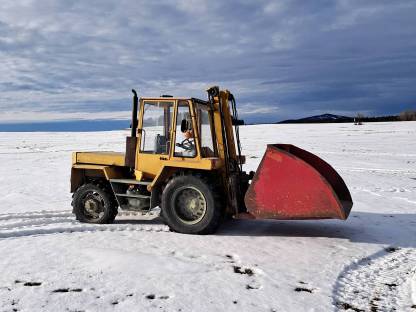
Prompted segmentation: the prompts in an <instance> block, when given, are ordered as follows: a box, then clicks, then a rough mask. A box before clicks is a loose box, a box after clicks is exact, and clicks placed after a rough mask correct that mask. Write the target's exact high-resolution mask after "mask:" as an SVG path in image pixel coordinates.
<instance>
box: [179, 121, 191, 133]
mask: <svg viewBox="0 0 416 312" xmlns="http://www.w3.org/2000/svg"><path fill="white" fill-rule="evenodd" d="M187 130H189V123H188V121H187V120H186V119H182V122H181V132H184V133H185V132H186V131H187Z"/></svg>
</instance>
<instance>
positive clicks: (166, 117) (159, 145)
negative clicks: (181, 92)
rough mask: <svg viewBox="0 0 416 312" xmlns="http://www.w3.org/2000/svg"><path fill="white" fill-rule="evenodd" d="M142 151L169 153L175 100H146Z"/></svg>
mask: <svg viewBox="0 0 416 312" xmlns="http://www.w3.org/2000/svg"><path fill="white" fill-rule="evenodd" d="M143 105H144V114H143V125H142V136H141V137H142V138H141V143H140V151H141V152H144V153H151V154H163V155H168V154H169V149H170V130H171V123H172V116H173V102H165V101H163V102H162V101H161V102H152V101H144V103H143Z"/></svg>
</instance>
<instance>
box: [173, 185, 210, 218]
mask: <svg viewBox="0 0 416 312" xmlns="http://www.w3.org/2000/svg"><path fill="white" fill-rule="evenodd" d="M172 197H173V205H174V209H173V211H174V213H175V215H176V217H177V218H178V219H180V220H181V222H183V223H185V224H190V225H192V224H196V223H198V222H200V221H201V220H202V219H203V218H204V216H205V214H206V212H207V202H206V200H205V197H204V195H203V194H202V193H201V191H199V190H198V189H197V188H195V187H192V186H183V187H180V188H178V189H177V190H176V191H175V193H174V194H173V196H172Z"/></svg>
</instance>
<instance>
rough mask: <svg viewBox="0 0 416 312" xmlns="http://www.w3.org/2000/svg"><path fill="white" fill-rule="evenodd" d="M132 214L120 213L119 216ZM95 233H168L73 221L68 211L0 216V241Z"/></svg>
mask: <svg viewBox="0 0 416 312" xmlns="http://www.w3.org/2000/svg"><path fill="white" fill-rule="evenodd" d="M123 215H126V216H131V215H132V214H123V213H120V216H123ZM97 231H151V232H169V229H168V227H167V226H165V225H162V224H160V225H159V224H152V225H147V224H135V223H126V224H117V223H115V224H88V223H80V222H78V221H76V220H75V217H74V215H73V214H72V213H70V212H68V211H39V212H27V213H11V214H2V215H0V239H7V238H18V237H24V236H32V235H45V234H58V233H74V232H78V233H79V232H97Z"/></svg>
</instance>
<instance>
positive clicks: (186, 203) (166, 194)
mask: <svg viewBox="0 0 416 312" xmlns="http://www.w3.org/2000/svg"><path fill="white" fill-rule="evenodd" d="M217 194H218V192H215V191H214V190H213V189H212V188H211V187H210V183H208V181H207V180H206V179H204V178H201V177H199V176H193V175H183V176H176V177H174V178H173V179H172V180H171V181H170V182H169V183H168V184H167V185H166V188H165V189H164V191H163V194H162V215H163V219H164V221H165V222H166V223H167V224H168V225H169V227H170V228H171V229H172V230H173V231H176V232H180V233H186V234H209V233H213V232H214V231H215V230H216V229H217V228H218V226H219V224H220V221H221V218H222V215H223V207H222V202H221V199H220V198H217Z"/></svg>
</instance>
